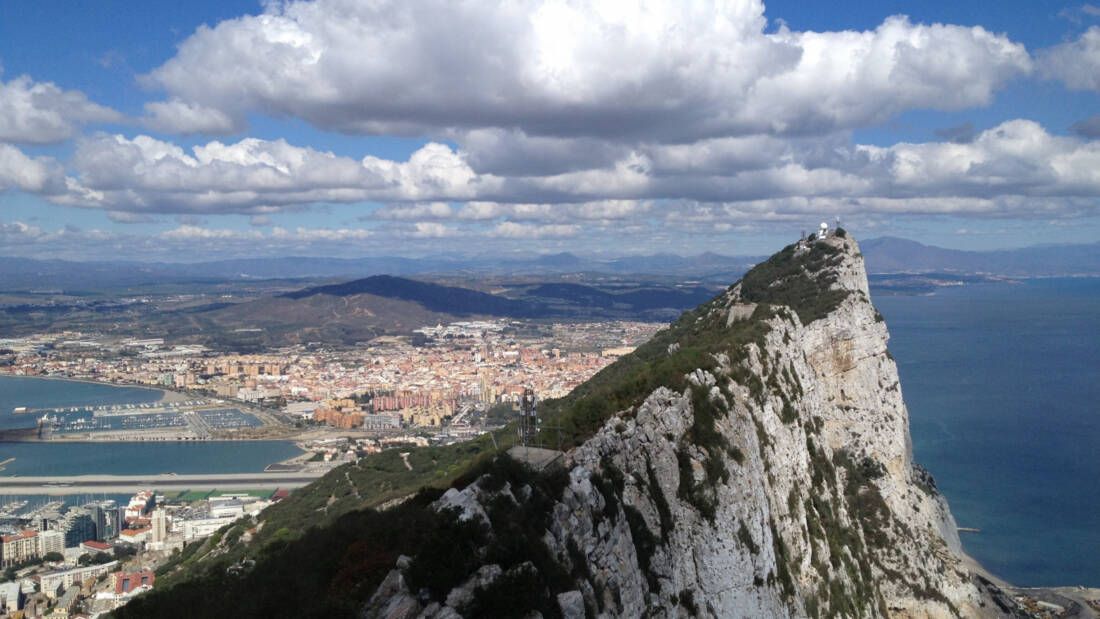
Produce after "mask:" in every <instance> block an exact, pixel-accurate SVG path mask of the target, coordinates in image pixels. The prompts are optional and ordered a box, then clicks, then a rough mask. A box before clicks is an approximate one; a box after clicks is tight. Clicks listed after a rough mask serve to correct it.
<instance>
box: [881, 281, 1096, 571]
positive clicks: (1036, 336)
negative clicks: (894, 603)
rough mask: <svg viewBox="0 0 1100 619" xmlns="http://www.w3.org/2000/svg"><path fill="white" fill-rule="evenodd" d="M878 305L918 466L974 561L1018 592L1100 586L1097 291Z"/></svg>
mask: <svg viewBox="0 0 1100 619" xmlns="http://www.w3.org/2000/svg"><path fill="white" fill-rule="evenodd" d="M871 292H872V299H873V301H874V303H875V305H876V306H877V307H878V309H879V311H880V312H881V313H882V314H883V316H885V318H886V324H887V325H888V327H889V329H890V334H891V340H890V351H891V352H892V353H893V355H894V358H895V359H896V360H897V364H898V371H899V373H900V374H901V387H902V393H903V395H904V397H905V402H906V404H907V405H908V408H909V416H910V431H911V434H912V437H913V451H914V457H915V459H916V460H917V461H918V462H919V463H921V464H923V465H924V466H925V467H926V468H928V469H929V470H930V471H931V472H932V474H933V475H934V476H935V478H936V483H937V485H938V486H939V488H940V490H941V491H942V492H943V493H944V495H945V496H946V497H947V500H948V502H949V503H950V505H951V511H952V513H953V514H954V516H955V519H956V521H957V522H958V525H959V526H961V527H973V528H977V529H980V530H981V531H980V532H979V533H963V534H962V542H963V546H964V548H965V549H966V551H967V552H968V553H969V554H970V555H971V556H973V557H974V558H975V559H977V560H978V561H979V562H981V563H982V564H983V565H984V566H985V567H986V568H987V569H989V570H990V571H991V572H993V573H994V574H996V575H998V576H1000V577H1002V578H1004V579H1006V580H1008V581H1009V582H1012V583H1013V584H1017V585H1021V586H1056V585H1085V586H1092V587H1100V279H1093V278H1058V279H1034V280H1026V281H1022V282H1019V283H988V284H968V285H966V286H961V287H953V288H940V289H938V290H937V291H936V292H935V293H934V294H931V295H928V296H883V295H879V294H876V293H875V291H874V289H872V291H871Z"/></svg>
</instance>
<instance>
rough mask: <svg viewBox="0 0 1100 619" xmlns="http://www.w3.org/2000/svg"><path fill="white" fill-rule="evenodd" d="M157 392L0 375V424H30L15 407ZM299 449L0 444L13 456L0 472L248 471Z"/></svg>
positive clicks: (149, 396)
mask: <svg viewBox="0 0 1100 619" xmlns="http://www.w3.org/2000/svg"><path fill="white" fill-rule="evenodd" d="M161 395H162V392H160V391H158V390H155V389H141V388H135V387H115V386H112V385H101V384H94V383H84V382H78V381H67V380H57V379H45V378H33V377H19V376H0V428H21V427H33V426H34V424H35V419H34V416H33V415H14V414H13V413H12V409H13V408H15V407H16V406H29V407H36V408H47V407H59V406H80V405H85V404H90V405H100V404H141V403H145V402H156V401H157V400H159V399H160V397H161ZM300 453H301V451H300V450H299V449H298V448H297V447H296V446H295V445H294V444H293V443H291V442H289V441H234V442H227V441H212V442H195V443H191V442H176V441H163V442H161V441H158V442H144V443H141V442H135V443H116V442H109V443H61V442H53V443H50V442H47V443H0V462H4V461H6V460H8V459H9V458H15V460H14V461H12V462H9V463H7V464H5V465H3V470H0V475H23V476H29V475H86V474H95V473H100V474H115V475H123V474H135V475H144V474H154V473H179V474H187V473H253V472H258V471H262V470H263V469H264V467H266V466H267V465H268V464H271V463H273V462H279V461H281V460H285V459H287V458H290V457H292V456H296V455H298V454H300Z"/></svg>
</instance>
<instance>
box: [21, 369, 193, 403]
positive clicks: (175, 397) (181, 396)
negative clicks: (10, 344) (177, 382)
mask: <svg viewBox="0 0 1100 619" xmlns="http://www.w3.org/2000/svg"><path fill="white" fill-rule="evenodd" d="M5 376H10V377H12V378H35V379H41V380H53V381H61V382H73V383H84V384H86V385H103V386H106V387H118V388H121V389H143V390H145V391H158V392H160V398H159V399H157V400H156V402H157V403H162V404H172V403H175V402H186V401H187V400H190V399H193V396H190V395H188V394H186V393H183V392H180V391H174V390H172V389H167V388H165V387H154V386H152V385H143V384H140V383H116V382H110V381H106V380H96V379H94V378H82V377H74V376H55V375H52V374H8V373H6V372H4V373H0V378H3V377H5Z"/></svg>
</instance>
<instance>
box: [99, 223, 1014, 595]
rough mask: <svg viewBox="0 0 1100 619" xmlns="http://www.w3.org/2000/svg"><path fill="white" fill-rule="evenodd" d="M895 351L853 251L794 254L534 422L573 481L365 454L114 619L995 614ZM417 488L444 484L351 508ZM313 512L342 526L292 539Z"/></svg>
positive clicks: (511, 467) (448, 453)
mask: <svg viewBox="0 0 1100 619" xmlns="http://www.w3.org/2000/svg"><path fill="white" fill-rule="evenodd" d="M887 337H888V335H887V332H886V326H885V324H884V323H883V322H882V319H881V317H880V316H879V315H878V313H877V312H876V311H875V309H874V308H873V306H872V305H871V303H870V300H869V297H868V291H867V278H866V273H865V270H864V265H863V261H862V256H861V254H860V253H859V248H858V246H857V245H856V243H855V242H854V241H853V240H851V239H848V238H845V237H844V236H840V237H833V238H830V239H827V240H823V241H815V242H811V243H808V244H807V243H798V244H795V245H792V246H790V247H787V248H786V249H784V250H783V251H782V252H780V253H779V254H776V255H775V256H773V257H772V258H771V259H769V260H768V261H766V262H764V263H762V264H760V265H758V266H757V267H755V268H754V269H753V270H752V271H750V272H749V273H748V274H746V276H745V278H744V279H743V280H742V281H741V282H739V283H738V284H736V285H734V286H732V287H731V288H730V289H728V290H727V291H726V292H725V293H724V294H722V295H720V296H719V297H717V298H716V299H714V300H712V301H710V302H708V303H707V304H705V305H703V306H701V307H700V308H698V309H697V310H695V311H693V312H689V313H688V314H685V315H684V316H683V317H682V318H681V319H680V320H678V321H677V322H676V323H675V324H674V325H672V326H671V327H670V328H669V329H668V330H666V331H664V332H662V333H661V334H659V335H658V336H657V337H656V338H654V340H653V341H651V342H650V343H648V344H647V345H645V346H643V347H641V348H639V350H638V351H636V353H635V354H634V355H631V356H628V357H625V358H624V359H622V360H621V361H620V362H618V363H616V364H614V365H613V366H611V367H609V368H607V369H606V370H604V371H603V372H601V373H600V374H599V375H597V376H596V377H594V378H593V379H592V380H591V381H589V382H588V383H586V384H585V385H583V386H582V387H580V388H578V389H577V390H576V391H575V392H574V393H573V394H571V395H570V396H569V397H567V398H564V399H562V400H559V401H553V402H547V403H545V404H544V406H543V412H544V414H545V416H546V418H547V423H546V424H545V426H544V427H552V426H555V427H559V428H561V429H562V430H561V432H562V435H561V436H558V435H557V432H556V431H553V430H547V431H545V432H544V434H545V435H544V437H543V439H544V442H546V443H548V444H554V443H556V442H558V441H561V442H563V443H564V445H566V446H567V447H570V449H569V450H568V452H567V453H566V454H565V455H564V457H563V459H562V466H560V467H556V468H555V467H551V468H550V469H548V470H547V471H545V472H542V473H537V472H534V471H532V470H530V469H528V468H527V467H525V466H524V465H522V464H520V463H518V462H516V461H515V460H513V459H511V458H510V457H508V456H505V455H499V456H496V457H492V458H491V457H490V456H489V455H486V454H491V453H492V452H491V451H488V450H487V445H486V441H481V442H480V443H478V444H472V445H467V446H456V447H454V448H452V450H436V451H435V452H432V455H431V456H430V459H431V460H432V461H438V462H440V463H442V462H448V463H451V464H450V465H449V466H452V469H451V470H460V469H462V468H466V473H465V474H462V475H460V476H459V477H458V478H454V477H452V476H451V475H452V474H450V473H449V474H447V475H444V476H442V477H441V476H440V475H438V474H432V473H431V472H430V471H427V470H425V471H424V472H423V473H420V472H419V469H417V471H418V472H417V473H415V474H413V475H411V478H406V479H404V480H403V486H400V487H398V486H395V485H394V483H393V482H392V481H390V482H386V481H381V480H386V479H392V478H390V477H385V475H388V473H384V471H387V470H389V469H388V468H387V467H388V466H389V464H392V463H389V464H387V463H388V460H386V458H387V456H386V455H385V454H382V455H380V456H378V457H377V458H373V459H372V458H367V459H364V460H363V461H361V462H359V463H358V464H356V465H354V466H349V467H343V468H341V469H338V470H337V471H334V472H333V473H332V474H330V476H327V477H326V478H325V479H322V480H321V481H320V482H318V483H317V484H315V485H314V486H313V487H311V488H307V489H306V491H304V492H303V493H302V495H301V496H299V497H297V498H295V499H292V502H291V503H288V504H287V505H281V506H279V507H280V509H279V510H276V511H273V512H271V513H270V514H265V515H264V521H263V522H262V523H258V525H259V528H260V531H259V532H257V533H256V534H255V535H253V536H252V541H251V542H250V544H248V545H243V544H240V543H237V544H235V545H233V544H227V543H225V541H224V540H223V539H219V540H218V541H215V542H214V543H212V544H207V545H204V547H203V549H200V551H199V552H205V553H206V554H207V555H208V556H211V557H213V558H212V559H211V560H210V561H209V566H210V567H209V569H206V570H205V571H199V572H197V573H198V574H200V575H199V576H196V577H192V578H190V579H187V578H184V579H183V582H182V583H180V584H178V585H177V586H175V587H173V588H172V589H169V590H168V591H166V592H160V593H154V594H152V595H150V596H148V597H145V598H139V599H138V600H136V601H135V602H134V603H132V604H131V606H129V607H127V608H126V609H124V611H123V612H121V613H120V615H122V616H151V615H153V614H156V615H158V616H178V615H180V614H184V613H191V614H195V615H202V614H203V613H204V612H208V611H212V610H213V609H217V610H218V611H219V612H231V613H234V614H237V615H254V614H263V613H276V614H280V613H284V611H289V612H285V613H284V614H294V612H302V613H306V614H313V613H318V614H319V613H322V612H327V613H330V614H332V615H342V614H346V615H351V614H359V615H360V616H364V617H414V616H425V617H454V616H527V614H528V612H529V611H537V612H539V613H540V614H541V615H542V616H567V617H581V616H586V615H587V616H596V615H598V614H599V615H607V616H629V617H634V616H642V615H648V616H662V617H664V616H680V615H684V614H686V615H700V616H721V617H790V616H795V617H840V616H848V617H857V616H858V617H886V616H889V617H950V616H957V615H961V616H968V617H969V616H986V615H991V616H994V615H995V614H994V613H993V612H992V609H991V607H983V603H984V602H983V598H982V593H981V591H980V590H979V589H978V588H977V587H976V586H975V585H974V584H973V583H972V577H971V575H970V573H969V572H968V570H967V569H966V568H965V567H964V565H963V563H962V560H961V558H960V554H959V543H958V539H957V536H956V534H955V528H954V523H953V522H952V519H951V516H950V513H949V511H948V509H947V506H946V504H945V503H944V501H943V499H942V498H941V497H940V496H939V494H938V493H937V492H936V490H935V487H934V485H933V483H932V482H931V479H930V478H929V477H928V476H927V474H925V473H923V472H922V471H921V470H920V469H918V468H915V467H914V466H913V464H912V461H911V449H910V443H909V433H908V415H907V412H906V409H905V405H904V402H903V401H902V396H901V391H900V387H899V385H898V376H897V370H896V367H895V365H894V362H893V360H892V358H891V357H890V354H889V352H888V351H887V347H886V344H887ZM461 449H465V450H466V451H465V452H461V453H459V452H458V451H455V450H461ZM513 453H517V452H513ZM423 455H424V457H425V458H427V457H428V456H427V454H423ZM420 456H421V454H419V453H418V454H414V456H413V458H414V459H415V458H418V457H420ZM517 457H522V452H518V454H517ZM389 460H393V458H392V457H391V458H389ZM455 462H458V464H454V463H455ZM463 462H465V463H468V464H462V463H463ZM420 485H434V486H435V487H437V488H443V487H448V486H449V487H450V488H449V489H447V490H446V492H442V491H441V490H439V489H437V490H425V491H421V492H419V493H416V494H415V496H411V498H410V499H409V500H406V501H405V502H404V503H402V504H400V505H398V506H396V507H391V508H390V509H388V510H384V511H380V512H376V511H373V510H366V511H355V510H354V507H355V506H356V505H377V501H376V500H373V499H372V497H371V494H372V493H373V494H376V495H379V494H380V495H384V497H385V498H387V499H388V498H392V497H395V496H400V495H401V494H402V493H405V494H409V495H411V494H412V493H413V491H414V489H415V488H416V487H418V486H420ZM353 493H354V497H355V498H354V499H351V498H350V497H349V495H351V494H353ZM333 505H343V506H345V507H344V509H345V510H350V511H347V513H345V515H343V516H340V517H337V516H330V514H329V513H328V511H329V508H330V507H331V506H333ZM288 506H296V507H294V508H293V509H294V510H295V513H296V514H297V516H296V517H297V518H299V519H298V520H297V521H295V520H293V519H292V518H290V516H289V515H288V511H289V510H290V509H291V508H290V507H288ZM311 517H312V518H325V519H327V518H335V520H334V522H333V523H332V524H331V525H328V526H326V527H322V528H318V529H313V530H310V531H309V532H307V533H306V534H305V535H303V536H300V537H297V536H296V535H295V534H294V533H293V531H294V530H295V528H294V527H300V528H304V527H305V526H306V525H307V524H309V523H310V520H309V519H310V518H311ZM275 527H278V529H279V530H280V531H283V532H284V533H279V532H272V528H275ZM237 536H238V537H239V533H238V535H237ZM226 537H228V535H227V536H226ZM334 546H335V547H334ZM313 556H316V557H318V558H317V559H316V560H314V559H312V558H311V557H313ZM219 557H221V558H219ZM243 557H250V558H256V559H258V562H257V564H256V567H255V568H254V569H252V570H251V571H244V573H243V575H240V574H241V572H242V570H240V569H237V570H236V571H235V572H233V573H234V574H237V575H236V576H234V577H233V578H230V579H227V578H225V577H224V574H225V573H226V568H227V567H229V566H230V565H233V566H240V565H242V563H241V562H240V559H241V558H243ZM188 560H190V559H188ZM231 561H232V563H230V562H231ZM175 577H176V578H178V575H177V576H175ZM261 591H262V593H260V592H261ZM260 595H262V596H264V597H262V598H261V597H257V596H260ZM319 598H320V601H319ZM302 600H311V602H312V603H311V604H308V605H307V604H304V603H303V601H302ZM307 611H308V613H307Z"/></svg>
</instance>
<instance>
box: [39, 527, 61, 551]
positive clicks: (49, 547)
mask: <svg viewBox="0 0 1100 619" xmlns="http://www.w3.org/2000/svg"><path fill="white" fill-rule="evenodd" d="M51 552H57V553H61V554H65V534H64V533H62V532H61V531H39V532H38V556H45V555H47V554H49V553H51Z"/></svg>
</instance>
